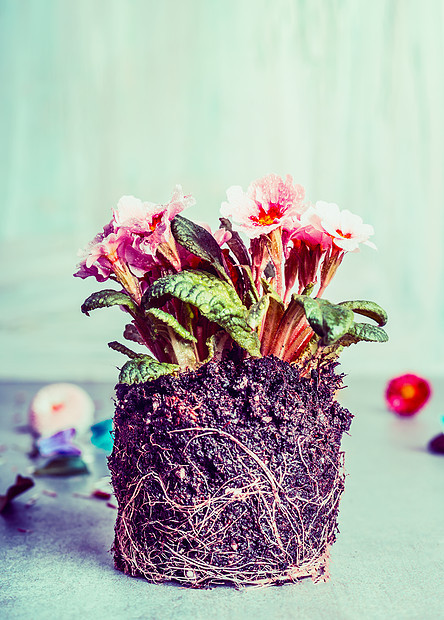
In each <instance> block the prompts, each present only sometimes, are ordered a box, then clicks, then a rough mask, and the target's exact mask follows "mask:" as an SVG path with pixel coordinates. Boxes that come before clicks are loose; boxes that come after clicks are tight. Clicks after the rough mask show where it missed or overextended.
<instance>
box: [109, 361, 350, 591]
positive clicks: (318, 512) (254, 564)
mask: <svg viewBox="0 0 444 620" xmlns="http://www.w3.org/2000/svg"><path fill="white" fill-rule="evenodd" d="M283 364H285V363H283ZM152 383H154V382H152ZM336 383H337V382H336ZM336 383H335V384H334V385H335V386H336ZM156 387H157V389H156V392H154V391H153V394H152V396H151V402H152V401H153V400H155V399H158V394H159V391H158V386H156ZM311 389H313V388H311ZM332 391H333V386H332ZM168 398H169V397H168ZM186 398H188V401H190V407H189V408H190V410H192V411H193V412H194V411H196V410H198V411H200V415H199V417H200V419H199V420H196V417H195V415H194V414H193V415H190V416H188V417H187V418H186V419H185V420H183V417H182V420H183V421H182V422H181V420H179V421H178V420H177V417H176V414H175V413H174V412H172V414H171V415H170V416H168V414H167V415H165V413H166V412H165V410H164V411H162V407H159V406H158V405H156V406H155V407H153V406H152V405H150V406H151V411H154V412H155V413H156V414H157V413H159V415H158V417H154V416H153V415H151V417H149V418H146V414H144V415H143V416H141V415H140V413H141V412H140V404H139V405H138V406H139V409H137V410H135V412H134V414H133V415H129V414H128V411H127V409H126V407H127V406H128V402H125V403H122V405H121V407H120V409H119V407H118V413H119V412H120V413H121V415H120V417H119V415H118V416H117V418H116V428H115V434H116V437H115V448H114V451H113V454H112V456H111V457H110V461H109V464H110V469H111V472H112V476H113V484H114V488H115V492H116V497H117V499H118V504H119V510H118V517H117V522H116V528H115V543H114V555H115V563H116V567H117V568H119V569H120V570H123V571H124V572H125V573H127V574H129V575H132V576H143V577H145V578H146V579H147V580H149V581H151V582H165V581H171V580H174V581H176V582H179V583H182V584H186V585H189V586H192V587H196V588H201V587H205V586H208V585H215V584H231V585H233V586H235V587H237V588H241V587H244V586H247V585H252V586H258V587H259V586H266V585H273V584H281V583H284V582H292V581H297V580H299V579H301V578H305V577H311V578H312V579H313V581H315V582H317V581H326V580H327V579H328V577H329V572H328V559H329V547H330V545H331V544H332V543H333V542H334V540H335V536H336V531H337V523H336V518H337V513H338V505H339V499H340V496H341V493H342V491H343V488H344V475H343V473H342V453H340V452H339V441H337V439H338V433H336V435H334V438H336V439H335V440H334V441H333V440H332V438H331V434H330V435H329V434H328V431H329V428H326V427H325V426H322V425H321V426H317V427H315V428H314V429H313V432H307V429H306V428H302V427H301V423H300V422H298V421H297V420H295V422H294V424H293V426H290V424H288V425H287V426H286V427H285V428H284V430H279V429H277V428H276V427H272V426H270V425H269V427H267V426H265V427H264V425H263V423H260V422H259V423H255V424H256V426H255V425H254V424H253V423H250V422H248V421H245V422H243V423H242V424H237V425H236V426H234V425H233V424H230V425H229V428H228V430H227V423H226V422H225V423H223V419H222V420H221V416H220V415H219V417H218V416H216V414H215V413H214V411H215V405H214V404H213V403H212V402H211V401H210V402H209V403H208V404H205V403H204V401H201V402H197V400H196V399H197V397H196V396H195V395H194V394H191V395H190V394H188V395H187V396H186V397H185V396H183V397H182V405H181V415H182V416H184V415H186V411H187V406H188V405H187V400H186ZM223 398H224V396H221V397H219V402H221V403H222V405H219V411H218V413H219V414H220V410H221V407H222V406H224V407H226V405H225V404H224V400H223ZM148 400H149V399H147V401H148ZM318 400H319V394H317V392H316V393H315V394H314V395H313V401H314V402H316V403H317V402H318ZM137 402H138V403H140V401H139V400H138V401H137ZM254 402H255V403H256V402H258V401H257V399H256V400H255V401H254ZM310 406H311V405H310ZM306 411H312V409H309V407H308V405H306V409H304V408H303V407H301V403H300V402H299V404H298V415H299V416H301V415H306ZM332 411H333V409H332ZM184 412H185V414H184ZM228 413H229V412H228V411H227V415H228ZM202 419H204V420H205V422H206V423H204V424H202ZM322 420H323V424H324V425H325V420H326V416H325V415H323V417H322ZM186 422H188V423H186ZM195 422H196V424H194V423H195ZM208 422H212V423H210V424H208ZM221 422H222V423H221ZM247 422H248V423H247ZM297 422H298V423H297ZM339 439H340V435H339ZM276 441H278V442H279V443H278V444H276ZM276 445H280V446H281V447H280V448H276Z"/></svg>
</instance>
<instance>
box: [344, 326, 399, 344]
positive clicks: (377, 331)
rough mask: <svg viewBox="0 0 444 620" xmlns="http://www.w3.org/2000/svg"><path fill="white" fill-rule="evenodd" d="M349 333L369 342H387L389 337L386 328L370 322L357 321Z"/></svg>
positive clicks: (357, 339) (358, 339)
mask: <svg viewBox="0 0 444 620" xmlns="http://www.w3.org/2000/svg"><path fill="white" fill-rule="evenodd" d="M348 334H350V336H351V337H352V338H354V339H355V340H356V342H358V341H360V340H366V341H367V342H387V341H388V339H389V337H388V335H387V332H386V331H385V329H382V327H378V326H377V325H369V324H368V323H355V324H354V325H352V326H351V328H350V329H349V331H348Z"/></svg>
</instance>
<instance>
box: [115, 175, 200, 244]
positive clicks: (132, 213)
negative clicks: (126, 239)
mask: <svg viewBox="0 0 444 620" xmlns="http://www.w3.org/2000/svg"><path fill="white" fill-rule="evenodd" d="M194 204H195V200H194V198H193V197H192V196H184V194H183V192H182V187H181V186H180V185H176V188H175V190H174V193H173V196H172V198H171V200H170V202H169V203H168V204H166V205H160V204H155V203H154V202H142V201H141V200H139V198H135V197H134V196H122V198H121V199H120V200H119V202H118V204H117V208H116V209H113V221H114V224H115V228H116V229H118V230H119V229H125V230H128V232H130V233H131V234H133V235H141V236H143V237H144V240H145V242H144V249H145V250H147V251H148V252H151V253H152V254H155V251H156V248H157V246H158V245H159V244H160V243H168V241H169V240H170V238H171V227H170V221H171V220H172V219H173V218H174V217H175V216H176V215H177V214H178V213H180V212H181V211H183V210H184V209H186V208H187V207H190V206H192V205H194Z"/></svg>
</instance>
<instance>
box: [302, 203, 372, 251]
mask: <svg viewBox="0 0 444 620" xmlns="http://www.w3.org/2000/svg"><path fill="white" fill-rule="evenodd" d="M301 220H302V221H303V222H304V224H305V223H306V224H308V225H310V226H311V227H312V228H314V229H315V230H317V231H319V232H321V233H327V235H329V236H330V237H331V239H332V241H333V243H334V245H335V246H336V247H338V248H340V249H341V250H342V251H344V252H355V251H357V250H358V248H359V244H360V243H363V244H364V245H368V246H370V247H371V248H373V249H376V246H375V244H374V243H372V242H371V241H369V240H368V239H369V237H370V236H371V235H373V234H374V230H373V226H370V224H364V223H363V221H362V218H361V217H359V215H355V214H354V213H351V212H350V211H348V210H347V209H345V210H343V211H341V210H340V209H339V207H338V205H337V204H335V203H334V202H324V201H323V200H318V202H317V203H316V205H315V206H314V207H312V208H311V209H308V210H307V212H306V213H305V214H304V215H303V216H302V218H301Z"/></svg>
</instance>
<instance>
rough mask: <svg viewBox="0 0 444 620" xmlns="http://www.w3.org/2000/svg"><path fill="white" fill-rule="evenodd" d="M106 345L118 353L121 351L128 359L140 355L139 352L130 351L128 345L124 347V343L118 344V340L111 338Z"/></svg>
mask: <svg viewBox="0 0 444 620" xmlns="http://www.w3.org/2000/svg"><path fill="white" fill-rule="evenodd" d="M108 346H109V348H110V349H113V351H117V352H118V353H122V355H126V356H127V357H129V358H130V359H132V360H133V359H136V358H137V357H140V353H135V351H132V350H131V349H128V347H126V346H125V345H124V344H120V342H117V340H113V341H112V342H108Z"/></svg>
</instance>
